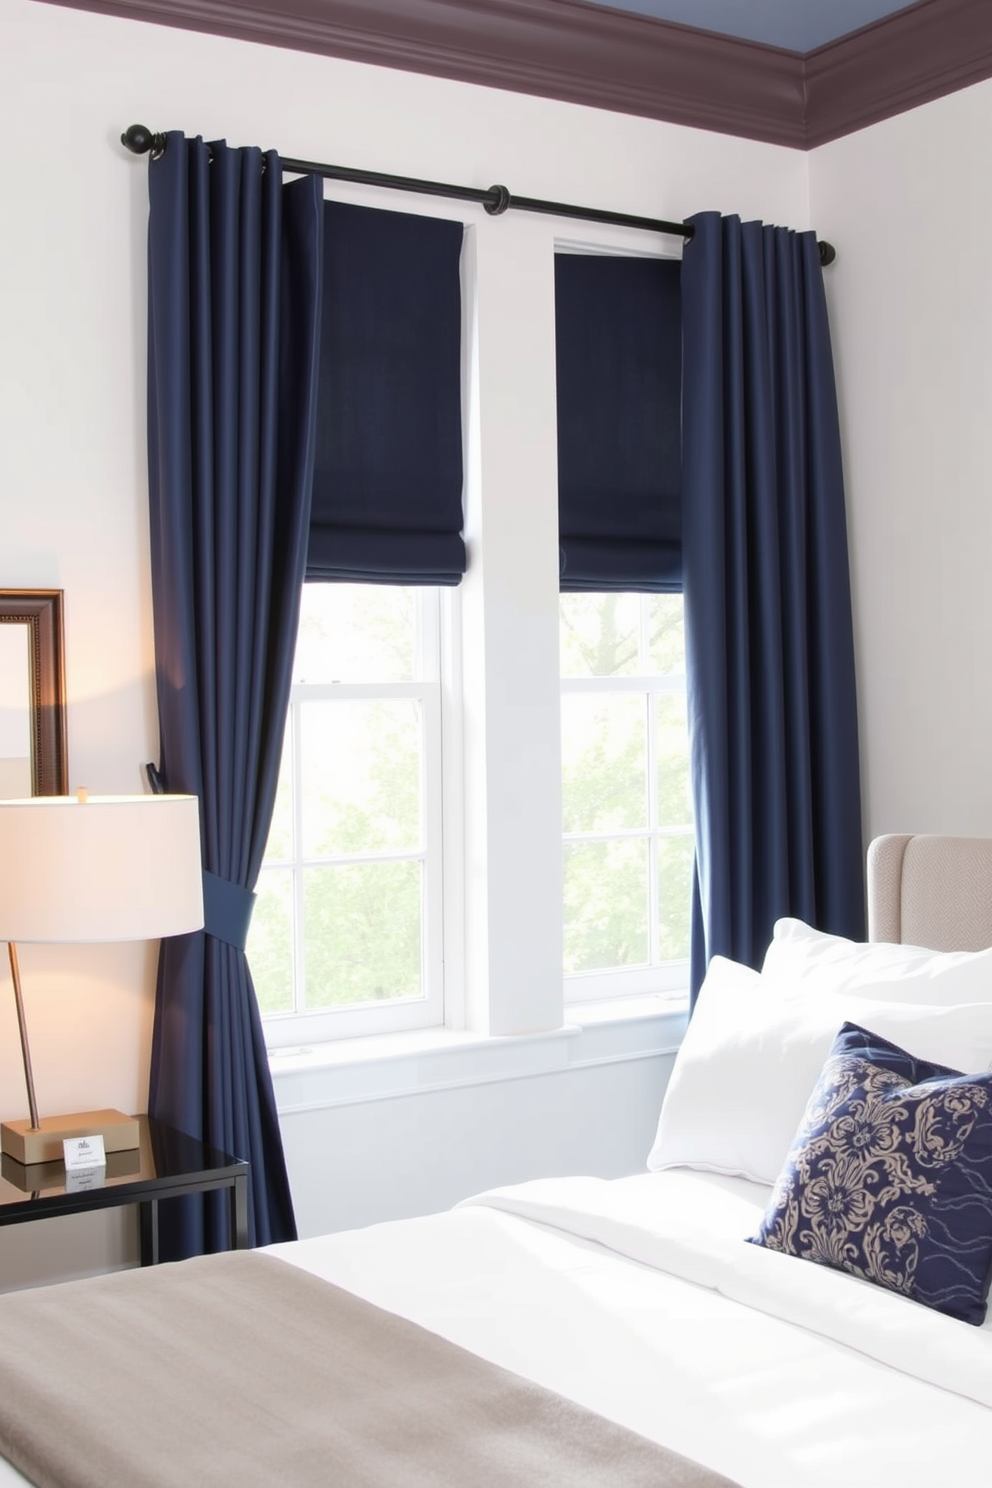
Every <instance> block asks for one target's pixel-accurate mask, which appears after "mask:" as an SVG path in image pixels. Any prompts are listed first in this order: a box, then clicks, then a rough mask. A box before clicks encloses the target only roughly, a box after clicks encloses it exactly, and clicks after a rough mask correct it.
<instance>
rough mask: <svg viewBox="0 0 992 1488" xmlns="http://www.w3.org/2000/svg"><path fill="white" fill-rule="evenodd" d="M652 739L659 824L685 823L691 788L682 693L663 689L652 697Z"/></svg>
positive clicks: (687, 820) (683, 825)
mask: <svg viewBox="0 0 992 1488" xmlns="http://www.w3.org/2000/svg"><path fill="white" fill-rule="evenodd" d="M655 742H656V749H657V771H658V774H657V790H658V822H659V825H661V826H663V827H687V826H689V824H690V823H691V821H692V791H691V786H690V779H689V745H688V737H687V725H686V705H685V697H684V695H682V694H680V693H662V694H660V695H659V696H658V697H656V698H655Z"/></svg>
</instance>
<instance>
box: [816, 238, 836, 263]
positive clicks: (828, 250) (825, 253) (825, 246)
mask: <svg viewBox="0 0 992 1488" xmlns="http://www.w3.org/2000/svg"><path fill="white" fill-rule="evenodd" d="M816 246H817V248H819V250H820V264H821V266H822V267H823V268H826V267H827V265H828V264H832V263H833V261H834V259H835V258H836V257H837V249H836V248H835V247H834V245H833V243H827V242H826V241H825V240H824V239H823V238H821V239H820V241H819V242H818V243H817V245H816Z"/></svg>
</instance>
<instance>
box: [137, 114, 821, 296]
mask: <svg viewBox="0 0 992 1488" xmlns="http://www.w3.org/2000/svg"><path fill="white" fill-rule="evenodd" d="M121 144H122V145H124V147H125V148H126V149H128V150H130V151H131V154H132V155H147V154H148V153H149V152H150V153H151V154H152V155H153V156H155V155H161V153H162V152H163V150H164V149H165V147H166V136H165V135H164V134H153V133H152V131H151V130H150V129H148V128H146V126H145V125H144V124H132V125H131V127H130V128H129V129H126V130H125V131H124V133H123V134H122V135H121ZM280 158H281V161H282V166H283V169H284V170H287V171H292V172H293V173H295V174H298V175H301V176H324V177H325V178H327V179H328V180H332V181H356V182H358V183H359V184H360V185H362V186H389V187H392V188H393V190H395V191H416V192H419V193H420V194H421V195H423V196H445V197H448V198H449V199H453V200H456V201H472V202H481V204H482V206H483V207H484V209H485V210H486V211H487V212H488V213H489V215H490V217H500V216H502V214H503V213H504V212H506V211H509V209H510V208H511V207H512V208H513V209H514V210H515V211H518V212H542V213H544V214H545V215H548V216H551V217H577V218H579V219H581V220H582V221H583V222H608V223H610V224H611V225H612V226H615V227H637V228H642V229H644V230H645V231H647V232H658V233H667V234H669V235H670V236H672V237H677V238H683V239H684V240H685V241H686V242H688V241H689V239H690V238H691V237H692V236H693V232H694V229H693V226H692V223H691V222H665V221H663V220H661V219H658V218H654V217H631V216H629V215H628V214H627V213H625V212H602V211H599V210H598V209H597V208H595V207H574V206H569V205H568V203H567V202H550V201H540V200H538V199H537V198H536V197H532V196H512V195H511V194H510V192H509V191H508V190H507V188H506V187H505V186H490V187H489V188H488V190H482V189H480V188H479V187H477V186H450V185H447V184H446V183H445V182H444V181H420V180H418V179H417V178H416V177H415V176H390V175H385V174H383V173H382V172H381V171H365V170H355V169H353V168H352V167H351V166H347V165H322V164H320V163H318V162H317V161H314V160H290V159H288V158H287V157H286V156H285V155H284V156H281V157H280ZM817 248H818V249H819V250H820V263H821V264H822V265H823V266H824V268H825V267H826V266H827V264H831V263H833V261H834V259H835V258H836V257H837V250H836V249H835V248H834V247H833V245H832V244H831V243H826V242H823V241H820V242H818V243H817Z"/></svg>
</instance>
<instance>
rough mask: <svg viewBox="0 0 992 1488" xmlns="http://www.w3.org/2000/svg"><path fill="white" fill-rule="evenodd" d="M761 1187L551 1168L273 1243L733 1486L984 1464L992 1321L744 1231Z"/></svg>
mask: <svg viewBox="0 0 992 1488" xmlns="http://www.w3.org/2000/svg"><path fill="white" fill-rule="evenodd" d="M767 1197H768V1190H767V1189H765V1188H763V1187H761V1186H759V1185H756V1184H752V1183H748V1182H746V1181H745V1180H742V1179H733V1178H725V1177H718V1176H716V1175H713V1174H706V1173H700V1172H693V1171H689V1170H686V1169H673V1170H669V1171H666V1172H662V1173H653V1174H645V1175H643V1176H640V1177H635V1178H626V1179H619V1180H616V1181H613V1182H606V1181H603V1180H599V1179H592V1178H561V1179H548V1180H541V1181H539V1182H534V1183H527V1184H523V1185H520V1186H517V1187H514V1188H506V1189H499V1190H494V1191H492V1192H490V1193H487V1194H482V1195H480V1196H479V1197H477V1198H475V1199H471V1200H469V1201H467V1202H466V1203H465V1204H463V1205H461V1206H459V1207H458V1208H457V1209H455V1210H453V1211H451V1212H450V1213H448V1214H439V1215H432V1216H429V1217H427V1218H424V1219H415V1220H402V1221H396V1222H394V1223H390V1224H381V1225H376V1226H373V1227H371V1228H369V1229H366V1230H354V1231H346V1232H343V1233H340V1234H336V1235H328V1236H323V1237H321V1238H319V1239H313V1240H305V1241H300V1242H297V1243H295V1244H292V1245H283V1246H273V1247H271V1252H270V1253H272V1254H275V1255H278V1256H280V1257H281V1258H282V1259H284V1260H286V1261H288V1262H291V1263H292V1264H294V1265H298V1266H301V1267H303V1268H304V1269H305V1270H308V1271H312V1272H314V1273H315V1274H317V1275H319V1276H324V1277H326V1278H327V1279H328V1280H330V1281H333V1282H335V1283H337V1284H338V1285H339V1286H344V1287H347V1288H348V1289H350V1290H351V1291H353V1292H356V1293H357V1294H359V1295H360V1296H362V1297H365V1298H367V1299H368V1300H369V1301H371V1302H374V1303H376V1304H377V1305H379V1306H381V1307H386V1308H389V1309H391V1310H392V1311H394V1312H397V1313H400V1314H402V1315H403V1316H404V1317H407V1318H410V1319H412V1320H413V1321H415V1322H418V1323H420V1324H422V1325H423V1326H424V1327H426V1328H429V1329H431V1330H433V1331H434V1332H436V1333H439V1334H442V1335H443V1336H444V1337H446V1338H449V1339H451V1340H452V1341H453V1342H455V1343H458V1344H461V1345H462V1346H463V1347H465V1348H468V1349H471V1350H472V1351H473V1352H475V1353H477V1354H480V1355H482V1356H483V1357H484V1358H487V1359H490V1360H492V1361H493V1362H495V1363H497V1364H501V1365H503V1366H504V1367H506V1368H509V1369H513V1370H515V1371H516V1372H517V1373H519V1374H522V1375H525V1376H527V1377H528V1378H530V1379H533V1380H536V1381H538V1382H539V1383H541V1384H543V1385H546V1386H548V1387H549V1388H551V1389H554V1390H557V1391H559V1392H560V1393H561V1394H563V1395H566V1396H569V1397H570V1398H571V1399H573V1400H576V1401H578V1402H580V1403H581V1404H583V1405H586V1406H588V1407H590V1408H591V1409H593V1410H597V1411H599V1412H600V1413H601V1414H603V1415H605V1416H608V1417H610V1418H611V1419H613V1420H615V1421H619V1422H621V1423H622V1424H624V1425H626V1426H629V1427H631V1428H633V1429H634V1430H636V1431H639V1432H641V1433H643V1434H644V1435H645V1436H648V1437H652V1438H654V1439H655V1440H657V1441H660V1442H663V1443H665V1444H666V1445H667V1446H670V1447H672V1448H674V1449H675V1450H677V1451H680V1452H683V1453H685V1454H686V1455H688V1456H690V1457H693V1458H695V1459H697V1460H698V1461H700V1462H704V1463H706V1464H708V1465H709V1466H711V1467H713V1468H716V1469H717V1470H719V1471H721V1472H723V1473H725V1474H726V1475H727V1476H728V1477H730V1478H733V1479H736V1480H737V1481H738V1482H739V1483H740V1484H741V1485H742V1488H819V1485H824V1488H825V1485H828V1484H829V1485H831V1488H869V1485H871V1488H879V1485H883V1484H885V1485H887V1484H892V1485H893V1488H895V1485H898V1488H935V1485H936V1488H988V1485H992V1325H987V1326H985V1327H983V1328H973V1327H970V1326H969V1325H968V1324H966V1323H959V1322H956V1321H953V1320H951V1319H948V1318H944V1317H942V1316H940V1315H938V1314H936V1313H933V1312H931V1311H929V1310H927V1309H926V1308H923V1307H920V1306H919V1305H917V1304H915V1303H912V1302H908V1301H906V1300H904V1299H902V1298H899V1297H896V1296H893V1295H890V1294H889V1293H886V1292H884V1291H882V1290H881V1289H879V1288H877V1287H874V1286H871V1285H870V1284H868V1283H866V1282H860V1281H857V1280H855V1279H853V1278H850V1277H847V1276H843V1275H841V1274H839V1273H837V1272H833V1271H830V1270H827V1269H825V1268H823V1267H818V1266H813V1265H811V1264H809V1263H807V1262H801V1261H794V1260H791V1259H790V1258H788V1257H783V1256H777V1255H774V1254H772V1253H771V1252H768V1251H764V1250H761V1249H759V1248H758V1247H756V1246H752V1245H748V1244H746V1243H745V1240H744V1238H743V1237H744V1236H745V1235H747V1234H749V1233H751V1232H752V1231H753V1229H754V1227H755V1225H756V1223H757V1220H758V1218H759V1216H760V1215H761V1213H762V1212H763V1210H764V1206H765V1202H766V1200H767ZM23 1482H24V1480H23V1479H22V1478H21V1477H20V1476H19V1475H18V1474H17V1473H15V1472H14V1471H13V1469H11V1468H9V1466H7V1465H6V1464H3V1463H2V1462H0V1484H6V1483H11V1484H23ZM452 1488H461V1485H452ZM472 1488H484V1485H472ZM563 1488H567V1485H563ZM618 1488H620V1485H618Z"/></svg>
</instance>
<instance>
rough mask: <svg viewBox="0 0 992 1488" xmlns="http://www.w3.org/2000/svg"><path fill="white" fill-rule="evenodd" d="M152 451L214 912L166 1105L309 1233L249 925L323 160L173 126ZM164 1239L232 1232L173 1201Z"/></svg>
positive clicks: (302, 539)
mask: <svg viewBox="0 0 992 1488" xmlns="http://www.w3.org/2000/svg"><path fill="white" fill-rule="evenodd" d="M149 194H150V221H149V348H148V366H149V387H148V451H149V457H148V459H149V483H150V496H151V552H152V588H153V605H154V622H155V654H156V677H157V690H158V707H159V723H160V735H161V753H160V760H159V770H158V783H159V784H160V787H161V788H163V789H166V790H169V791H189V792H191V793H192V794H194V795H196V796H198V797H199V799H200V817H201V832H202V848H203V865H204V907H205V917H206V928H205V930H204V931H201V932H198V933H197V934H194V935H186V936H177V937H175V938H173V939H170V940H165V941H163V943H162V949H161V953H160V961H159V973H158V990H157V1001H156V1008H155V1025H154V1035H153V1046H152V1063H151V1084H150V1092H149V1111H150V1113H151V1114H152V1115H153V1116H156V1117H158V1118H160V1119H161V1120H164V1121H166V1122H168V1123H169V1124H170V1125H172V1126H175V1127H178V1128H179V1129H180V1130H182V1131H185V1132H188V1133H189V1134H190V1135H192V1136H194V1137H198V1138H200V1139H201V1140H204V1141H207V1142H209V1143H210V1144H211V1145H213V1146H215V1147H218V1148H221V1149H223V1150H224V1151H226V1152H230V1153H233V1154H235V1155H236V1156H237V1157H242V1158H247V1159H248V1160H249V1162H250V1164H251V1171H250V1205H249V1225H250V1238H251V1242H252V1243H253V1244H258V1245H262V1244H266V1243H268V1242H270V1241H275V1240H285V1239H292V1238H294V1237H295V1222H294V1219H293V1209H292V1201H291V1198H290V1192H289V1184H288V1181H287V1176H286V1167H285V1161H284V1158H283V1151H282V1143H281V1139H280V1134H279V1126H278V1121H277V1117H276V1110H275V1101H274V1098H273V1091H272V1081H271V1077H270V1074H269V1068H268V1061H267V1059H266V1052H265V1044H264V1040H263V1037H262V1028H261V1021H260V1018H259V1012H258V1006H257V1002H256V999H255V992H254V988H253V986H252V980H251V975H250V973H249V970H248V963H247V961H246V959H245V954H244V942H245V936H246V934H247V925H248V920H249V918H250V913H251V903H252V898H253V895H252V890H253V888H254V885H255V882H256V879H257V877H258V871H259V866H260V864H261V860H262V854H263V852H264V849H265V843H266V838H267V835H268V829H269V822H270V819H271V815H272V808H273V802H274V798H275V789H276V779H277V774H278V769H279V760H280V755H281V751H282V739H283V729H284V725H285V715H286V709H287V706H288V699H289V688H290V680H291V670H292V659H293V651H294V645H295V639H296V627H297V621H298V616H299V600H300V592H301V585H302V582H303V574H304V567H305V561H306V544H307V528H308V522H309V516H310V499H311V489H312V478H313V452H314V413H315V389H316V369H317V356H318V338H319V327H320V292H321V280H320V258H321V246H322V232H323V217H322V210H321V209H322V197H321V183H320V180H319V178H316V177H304V178H303V179H301V180H299V181H296V182H294V183H293V184H292V185H289V186H286V187H284V186H283V184H282V175H281V168H280V163H279V158H278V156H277V155H275V154H274V153H269V154H267V155H265V156H264V157H263V155H262V154H261V152H260V151H258V150H255V149H245V150H233V149H228V148H227V147H226V145H224V144H222V143H221V144H214V145H210V146H208V145H206V144H204V142H203V141H202V140H200V139H197V140H191V141H187V140H186V139H184V137H183V136H182V135H181V134H177V133H174V134H170V135H169V136H168V140H167V147H166V149H165V151H164V153H163V154H162V155H161V156H160V157H159V158H158V159H154V160H152V162H151V165H150V173H149ZM162 1208H163V1212H162V1216H161V1247H162V1253H163V1256H164V1258H166V1259H178V1258H180V1257H183V1256H186V1255H193V1254H199V1253H202V1252H204V1251H211V1250H216V1249H220V1248H222V1247H224V1246H225V1245H226V1244H227V1240H228V1236H227V1222H226V1214H225V1209H224V1206H223V1204H222V1203H220V1202H218V1201H217V1196H216V1195H209V1196H206V1198H204V1199H199V1198H195V1199H183V1200H174V1201H171V1202H170V1203H168V1204H165V1205H163V1206H162Z"/></svg>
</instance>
